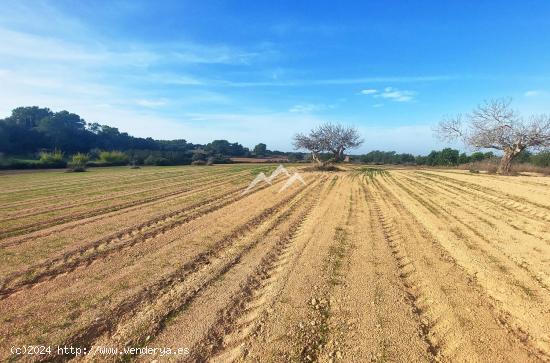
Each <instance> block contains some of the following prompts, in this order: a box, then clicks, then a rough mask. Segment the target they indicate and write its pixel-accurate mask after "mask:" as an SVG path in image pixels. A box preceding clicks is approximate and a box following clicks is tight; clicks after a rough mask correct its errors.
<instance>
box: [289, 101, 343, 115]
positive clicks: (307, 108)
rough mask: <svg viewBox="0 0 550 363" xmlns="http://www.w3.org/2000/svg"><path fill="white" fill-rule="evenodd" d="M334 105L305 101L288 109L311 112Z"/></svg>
mask: <svg viewBox="0 0 550 363" xmlns="http://www.w3.org/2000/svg"><path fill="white" fill-rule="evenodd" d="M334 107H335V106H334V105H324V104H312V103H306V104H298V105H294V106H292V107H291V108H290V109H289V110H288V111H289V112H293V113H312V112H319V111H324V110H328V109H332V108H334Z"/></svg>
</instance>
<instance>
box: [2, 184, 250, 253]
mask: <svg viewBox="0 0 550 363" xmlns="http://www.w3.org/2000/svg"><path fill="white" fill-rule="evenodd" d="M239 180H240V179H239V178H236V179H233V178H229V179H228V180H227V179H222V180H216V181H213V182H212V183H209V184H207V185H204V186H201V187H199V188H197V187H195V188H192V187H188V188H186V190H184V191H182V192H181V193H180V192H175V193H174V194H173V195H170V196H168V197H162V198H158V199H155V200H148V199H147V198H146V199H143V200H141V201H134V202H133V203H134V205H132V206H129V207H125V208H115V209H114V210H112V211H111V210H108V211H107V212H105V213H104V214H101V213H92V214H91V215H84V216H83V218H82V219H78V218H77V217H76V216H69V217H70V220H67V221H62V222H60V223H57V224H54V225H53V226H46V227H44V228H40V229H37V230H36V231H33V232H29V233H26V234H21V235H19V234H18V235H16V236H13V237H10V238H4V239H0V246H4V247H9V246H13V245H16V244H20V243H22V242H26V241H29V240H33V241H34V240H36V239H38V238H43V237H48V236H49V235H51V234H58V233H60V232H63V231H66V230H70V229H74V228H79V227H82V226H84V225H86V224H89V223H92V222H95V221H98V220H103V219H105V218H113V217H115V216H116V217H120V216H122V215H123V214H126V213H129V212H132V211H139V210H142V209H143V208H145V207H149V208H154V207H156V206H157V205H160V204H163V203H166V202H169V201H171V200H177V199H179V198H189V197H195V196H199V195H202V194H203V193H207V194H210V193H211V192H212V191H213V190H214V191H217V194H214V196H213V198H219V197H221V196H223V195H224V194H226V193H228V192H234V191H236V190H238V189H239V188H241V189H242V188H243V187H244V185H241V186H240V187H236V188H231V189H230V190H223V188H224V187H226V186H228V185H232V184H233V183H234V182H235V181H239ZM138 202H139V203H138ZM107 209H109V208H107ZM180 209H181V208H180Z"/></svg>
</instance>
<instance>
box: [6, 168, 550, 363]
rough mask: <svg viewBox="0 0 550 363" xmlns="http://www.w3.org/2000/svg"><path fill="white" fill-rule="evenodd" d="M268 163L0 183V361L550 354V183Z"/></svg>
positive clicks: (12, 178)
mask: <svg viewBox="0 0 550 363" xmlns="http://www.w3.org/2000/svg"><path fill="white" fill-rule="evenodd" d="M276 166H277V165H261V166H259V165H227V166H214V167H158V168H156V167H151V168H143V169H137V170H132V169H128V168H105V169H94V170H91V171H89V172H87V173H62V172H59V171H47V172H29V173H16V174H2V175H0V360H1V361H4V360H10V361H18V360H20V361H47V360H48V361H51V360H54V361H66V360H76V361H113V362H114V361H128V360H136V361H154V360H156V361H158V362H163V361H184V362H204V361H212V362H232V361H244V362H287V361H289V362H294V361H303V362H313V361H320V362H340V361H341V362H370V361H373V362H383V361H388V362H427V361H444V362H455V361H472V362H481V361H484V362H497V361H498V362H501V361H509V362H540V361H550V178H547V177H546V178H545V177H534V176H518V177H500V176H492V175H484V174H480V175H477V174H469V173H463V172H460V171H454V170H452V171H451V170H449V171H434V170H412V169H402V170H400V169H388V170H382V169H374V168H358V167H357V168H356V167H347V169H345V170H342V171H339V172H330V173H329V172H325V173H323V172H308V171H300V167H289V168H288V169H289V171H290V172H291V173H292V172H294V171H299V172H300V174H301V176H302V177H303V179H304V181H305V182H306V185H305V186H304V185H302V184H301V183H299V182H296V183H294V184H292V185H291V186H290V187H289V188H287V189H285V190H283V191H280V190H281V188H282V187H283V186H284V184H285V182H286V180H287V177H286V176H285V175H284V174H281V175H279V176H278V177H277V178H275V179H274V181H273V183H272V185H269V184H267V183H259V184H258V185H256V187H254V188H253V189H252V190H251V191H250V192H248V193H245V194H243V191H244V190H245V189H246V187H247V185H248V183H250V182H251V181H252V180H253V179H254V178H255V176H256V175H257V174H258V173H260V172H264V173H265V174H266V175H268V176H269V174H270V173H271V172H272V171H273V170H275V168H276ZM28 346H33V347H34V346H38V347H45V348H48V347H49V348H50V349H48V351H42V353H43V354H23V353H21V352H20V351H19V352H15V351H14V349H16V348H18V349H23V348H24V347H27V348H25V349H28ZM58 347H73V348H79V349H81V350H80V351H74V350H73V351H72V352H67V351H60V350H59V349H58ZM130 348H135V350H134V351H132V350H130ZM33 349H36V348H33ZM43 349H44V348H43Z"/></svg>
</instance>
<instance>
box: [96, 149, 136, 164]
mask: <svg viewBox="0 0 550 363" xmlns="http://www.w3.org/2000/svg"><path fill="white" fill-rule="evenodd" d="M128 160H129V158H128V155H126V154H125V153H123V152H122V151H102V152H101V153H99V161H100V162H102V163H106V164H109V165H126V164H128Z"/></svg>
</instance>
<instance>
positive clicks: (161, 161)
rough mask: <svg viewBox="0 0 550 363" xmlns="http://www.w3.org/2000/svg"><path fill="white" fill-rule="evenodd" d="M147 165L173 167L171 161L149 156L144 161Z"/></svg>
mask: <svg viewBox="0 0 550 363" xmlns="http://www.w3.org/2000/svg"><path fill="white" fill-rule="evenodd" d="M143 163H144V164H145V165H157V166H167V165H171V163H170V160H168V159H167V158H165V157H162V156H155V155H152V154H151V155H149V156H148V157H146V158H145V160H144V161H143Z"/></svg>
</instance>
